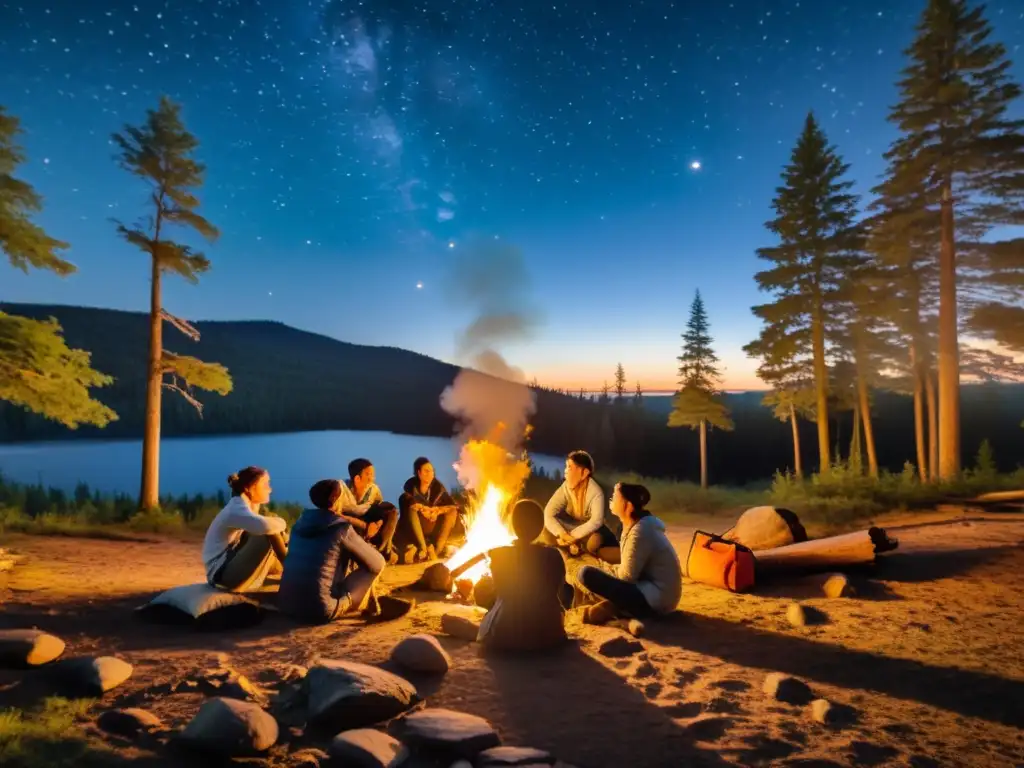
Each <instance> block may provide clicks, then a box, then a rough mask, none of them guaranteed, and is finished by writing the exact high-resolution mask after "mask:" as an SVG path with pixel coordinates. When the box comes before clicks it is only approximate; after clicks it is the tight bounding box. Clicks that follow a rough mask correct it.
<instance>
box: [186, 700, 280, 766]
mask: <svg viewBox="0 0 1024 768" xmlns="http://www.w3.org/2000/svg"><path fill="white" fill-rule="evenodd" d="M277 737H278V727H277V721H276V720H275V719H274V718H273V717H271V716H270V715H268V714H267V713H266V712H264V711H263V710H262V709H260V708H259V707H258V706H257V705H255V704H253V703H251V702H248V701H238V700H237V699H223V698H216V699H210V700H208V701H206V702H204V703H203V706H202V707H200V708H199V712H197V713H196V716H195V717H193V718H192V721H191V722H190V723H189V724H188V725H186V726H185V730H184V731H182V733H181V740H182V741H183V742H185V743H186V744H188V745H190V746H192V747H195V748H197V749H199V750H202V751H204V752H209V753H211V754H214V755H219V756H221V757H247V756H249V755H255V754H259V753H261V752H266V751H267V750H268V749H270V748H271V747H272V746H274V744H276V743H277Z"/></svg>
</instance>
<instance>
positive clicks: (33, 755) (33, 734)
mask: <svg viewBox="0 0 1024 768" xmlns="http://www.w3.org/2000/svg"><path fill="white" fill-rule="evenodd" d="M91 706H92V702H91V701H86V700H81V701H79V700H76V701H70V700H68V699H64V698H59V697H54V698H48V699H46V700H44V701H43V703H42V704H41V705H40V707H39V708H38V709H36V710H34V711H30V712H25V711H22V710H20V709H8V710H5V711H0V765H3V766H4V768H53V767H61V766H68V767H69V768H70V767H71V766H100V765H107V766H109V765H118V764H120V763H121V762H122V761H120V760H118V759H117V758H116V756H115V755H114V754H113V753H111V752H109V751H108V750H105V749H102V748H96V747H94V746H92V745H90V744H88V743H87V742H86V740H85V737H84V734H83V733H82V731H81V729H80V725H81V723H82V721H83V720H84V718H85V716H86V714H87V713H88V711H89V708H90V707H91Z"/></svg>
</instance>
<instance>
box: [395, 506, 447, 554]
mask: <svg viewBox="0 0 1024 768" xmlns="http://www.w3.org/2000/svg"><path fill="white" fill-rule="evenodd" d="M398 505H399V507H400V508H401V510H402V520H404V521H405V523H406V528H407V533H408V535H407V536H406V538H407V539H409V540H410V541H411V543H413V544H415V545H416V549H418V550H419V551H420V552H422V551H423V550H425V549H426V548H427V544H432V545H433V547H434V551H435V552H437V554H438V555H440V554H442V553H443V552H444V548H445V547H446V546H447V545H448V537H449V536H450V535H451V532H452V528H454V527H455V522H456V520H458V518H459V511H458V510H457V509H453V510H451V511H449V512H444V513H443V514H440V515H438V516H437V517H436V518H434V519H433V520H427V519H426V518H425V517H423V515H421V514H420V513H419V512H418V511H416V510H413V508H412V505H413V501H412V497H411V496H409V495H407V494H402V496H401V498H399V500H398ZM428 536H430V537H431V538H432V541H429V542H428V541H427V537H428Z"/></svg>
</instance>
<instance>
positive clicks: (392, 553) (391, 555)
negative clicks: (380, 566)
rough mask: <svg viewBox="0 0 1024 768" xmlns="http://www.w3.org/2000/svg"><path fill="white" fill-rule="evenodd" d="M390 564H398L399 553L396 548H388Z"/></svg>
mask: <svg viewBox="0 0 1024 768" xmlns="http://www.w3.org/2000/svg"><path fill="white" fill-rule="evenodd" d="M387 561H388V565H398V553H397V552H395V550H393V549H391V550H388V554H387Z"/></svg>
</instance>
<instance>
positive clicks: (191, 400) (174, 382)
mask: <svg viewBox="0 0 1024 768" xmlns="http://www.w3.org/2000/svg"><path fill="white" fill-rule="evenodd" d="M162 384H163V387H164V389H169V390H171V391H172V392H177V393H178V394H179V395H181V396H182V397H183V398H185V401H186V402H187V403H188V404H189V405H191V406H192V407H193V408H195V409H196V413H198V414H199V418H200V419H201V418H203V404H202V403H201V402H199V401H198V400H196V399H195V397H193V396H192V394H191V393H190V392H188V391H187V390H186V389H184V388H182V387H181V386H179V385H178V379H177V378H176V377H172V378H171V380H170V381H164V382H162Z"/></svg>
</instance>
